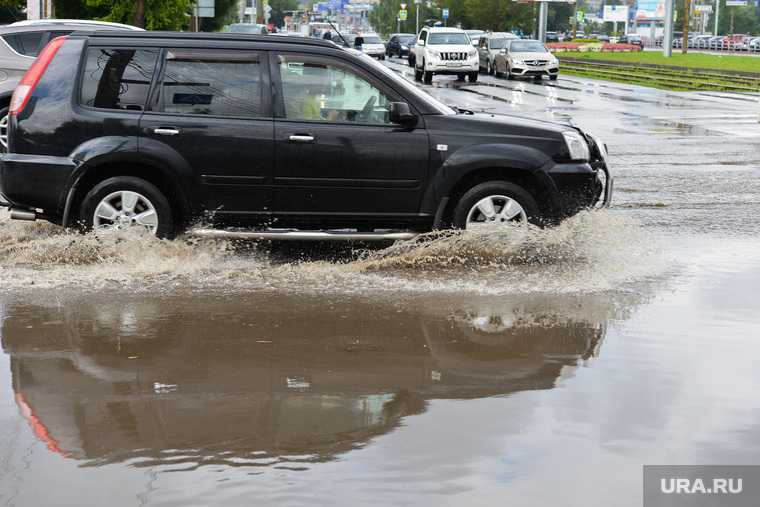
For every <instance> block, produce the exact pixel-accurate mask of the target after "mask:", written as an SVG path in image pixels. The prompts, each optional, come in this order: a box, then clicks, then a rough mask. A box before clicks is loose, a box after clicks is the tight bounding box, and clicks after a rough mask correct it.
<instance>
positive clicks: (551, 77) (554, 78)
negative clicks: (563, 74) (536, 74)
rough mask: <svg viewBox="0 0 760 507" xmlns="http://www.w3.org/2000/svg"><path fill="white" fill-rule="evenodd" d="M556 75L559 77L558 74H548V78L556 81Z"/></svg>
mask: <svg viewBox="0 0 760 507" xmlns="http://www.w3.org/2000/svg"><path fill="white" fill-rule="evenodd" d="M558 77H559V74H554V75H553V76H549V79H550V80H551V81H556V80H557V78H558Z"/></svg>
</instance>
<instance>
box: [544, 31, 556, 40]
mask: <svg viewBox="0 0 760 507" xmlns="http://www.w3.org/2000/svg"><path fill="white" fill-rule="evenodd" d="M546 42H559V34H558V33H557V32H546Z"/></svg>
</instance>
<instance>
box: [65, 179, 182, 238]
mask: <svg viewBox="0 0 760 507" xmlns="http://www.w3.org/2000/svg"><path fill="white" fill-rule="evenodd" d="M119 192H131V193H136V194H138V195H139V196H140V197H142V198H144V199H146V200H147V203H149V204H150V205H152V207H153V210H154V211H155V214H156V215H157V220H156V221H157V225H156V228H155V235H156V236H157V237H159V238H172V237H174V235H175V232H176V230H175V217H174V214H173V213H172V208H171V205H170V204H169V200H168V199H167V198H166V196H164V194H163V193H162V192H161V191H160V190H159V189H158V188H157V187H156V186H155V185H153V184H152V183H150V182H148V181H145V180H143V179H141V178H135V177H134V176H115V177H112V178H108V179H106V180H103V181H101V182H100V183H98V184H97V185H95V186H94V187H93V188H92V189H90V191H89V192H87V195H85V197H84V200H83V201H82V205H81V206H80V208H79V211H80V213H79V223H80V225H81V226H82V227H83V229H84V230H86V231H91V230H92V229H93V226H94V219H95V210H96V208H97V207H98V206H99V205H100V204H101V203H102V202H103V201H104V200H105V199H107V198H108V196H110V195H114V194H117V193H119ZM139 202H140V203H141V204H143V205H144V203H143V201H139ZM136 211H139V209H138V210H136Z"/></svg>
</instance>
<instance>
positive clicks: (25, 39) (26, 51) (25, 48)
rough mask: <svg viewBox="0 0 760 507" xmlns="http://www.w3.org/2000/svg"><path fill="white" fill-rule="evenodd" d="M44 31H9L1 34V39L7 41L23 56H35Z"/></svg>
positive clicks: (38, 50)
mask: <svg viewBox="0 0 760 507" xmlns="http://www.w3.org/2000/svg"><path fill="white" fill-rule="evenodd" d="M44 35H45V32H21V33H9V34H6V35H3V40H5V42H7V43H8V45H9V46H10V47H12V48H13V50H14V51H15V52H16V53H18V54H21V55H24V56H37V55H38V54H39V52H40V49H42V48H40V45H41V43H42V38H43V36H44Z"/></svg>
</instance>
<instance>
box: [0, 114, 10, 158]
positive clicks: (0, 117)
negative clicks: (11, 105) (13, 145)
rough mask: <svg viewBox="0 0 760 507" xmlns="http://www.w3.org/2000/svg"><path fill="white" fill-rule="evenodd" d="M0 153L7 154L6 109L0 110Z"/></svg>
mask: <svg viewBox="0 0 760 507" xmlns="http://www.w3.org/2000/svg"><path fill="white" fill-rule="evenodd" d="M0 153H8V108H7V107H4V108H2V109H0Z"/></svg>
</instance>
